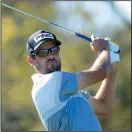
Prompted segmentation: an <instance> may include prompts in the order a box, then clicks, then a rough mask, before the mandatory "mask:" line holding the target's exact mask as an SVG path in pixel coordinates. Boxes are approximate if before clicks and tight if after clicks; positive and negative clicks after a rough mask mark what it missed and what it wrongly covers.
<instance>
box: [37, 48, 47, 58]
mask: <svg viewBox="0 0 132 132" xmlns="http://www.w3.org/2000/svg"><path fill="white" fill-rule="evenodd" d="M47 55H48V50H40V51H39V52H38V56H40V57H46V56H47Z"/></svg>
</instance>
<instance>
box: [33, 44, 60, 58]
mask: <svg viewBox="0 0 132 132" xmlns="http://www.w3.org/2000/svg"><path fill="white" fill-rule="evenodd" d="M59 51H60V47H56V46H55V47H52V48H49V49H41V50H39V51H38V52H37V53H36V54H35V55H38V56H39V57H46V56H48V55H49V53H51V54H52V55H56V54H58V53H59Z"/></svg>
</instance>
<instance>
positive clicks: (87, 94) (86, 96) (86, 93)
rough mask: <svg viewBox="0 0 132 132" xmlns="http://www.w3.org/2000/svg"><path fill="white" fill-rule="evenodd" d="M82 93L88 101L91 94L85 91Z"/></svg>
mask: <svg viewBox="0 0 132 132" xmlns="http://www.w3.org/2000/svg"><path fill="white" fill-rule="evenodd" d="M80 92H81V93H82V94H83V96H84V97H85V98H86V99H87V100H88V98H89V96H90V94H89V93H88V92H87V91H84V90H81V91H80Z"/></svg>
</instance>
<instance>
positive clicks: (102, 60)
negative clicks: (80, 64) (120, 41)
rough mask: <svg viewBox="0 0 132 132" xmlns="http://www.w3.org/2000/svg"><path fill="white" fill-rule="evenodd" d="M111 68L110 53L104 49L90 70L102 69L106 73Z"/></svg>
mask: <svg viewBox="0 0 132 132" xmlns="http://www.w3.org/2000/svg"><path fill="white" fill-rule="evenodd" d="M109 68H110V53H109V51H107V50H103V51H102V52H101V53H100V55H99V56H98V58H97V59H96V61H95V62H94V64H93V66H92V67H91V68H90V70H91V71H92V70H95V71H99V70H100V69H102V70H104V71H105V73H108V72H109Z"/></svg>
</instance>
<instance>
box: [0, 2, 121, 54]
mask: <svg viewBox="0 0 132 132" xmlns="http://www.w3.org/2000/svg"><path fill="white" fill-rule="evenodd" d="M0 3H1V5H2V6H5V7H7V8H10V9H13V10H15V11H17V12H20V13H22V14H25V15H27V16H30V17H33V18H36V19H37V20H40V21H42V22H45V23H48V24H51V25H53V26H55V27H58V28H60V29H62V30H64V31H66V32H69V33H71V34H73V35H74V36H76V37H79V38H82V39H85V40H87V41H89V42H92V40H91V38H89V37H87V36H85V35H82V34H80V33H76V32H74V31H71V30H69V29H67V28H64V27H62V26H60V25H58V24H55V23H53V22H51V21H48V20H45V19H43V18H39V17H37V16H34V15H32V14H29V13H27V12H24V11H22V10H19V9H17V8H14V7H12V6H9V5H7V4H5V3H3V2H1V1H0ZM110 46H111V49H112V47H113V49H114V47H115V45H114V43H112V42H110ZM116 49H117V50H116V51H114V52H115V53H117V54H119V53H120V49H119V48H116Z"/></svg>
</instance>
